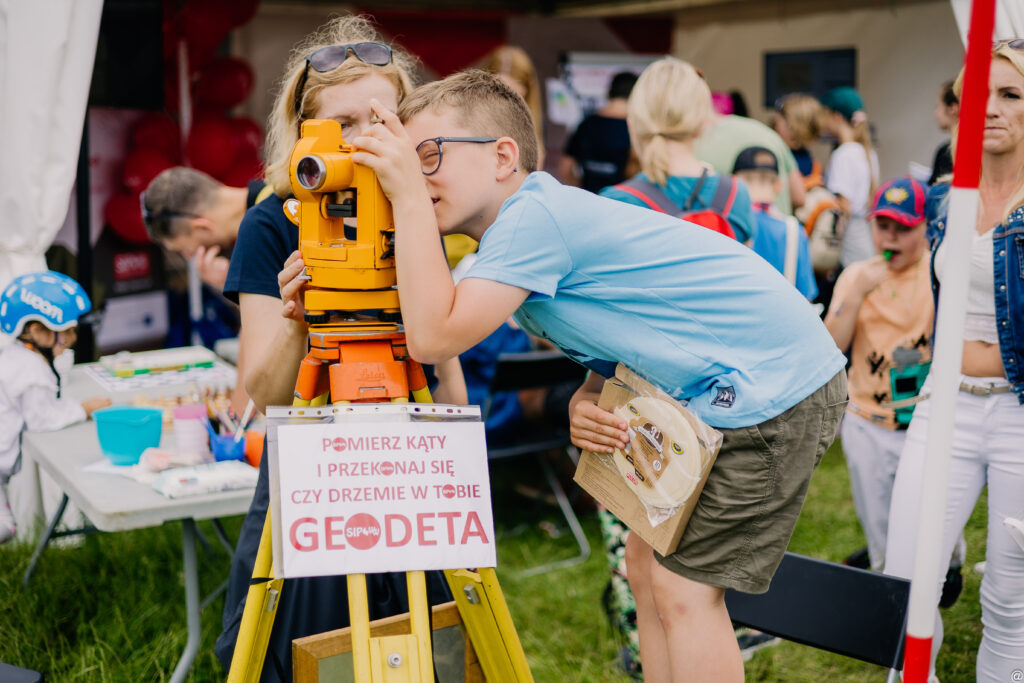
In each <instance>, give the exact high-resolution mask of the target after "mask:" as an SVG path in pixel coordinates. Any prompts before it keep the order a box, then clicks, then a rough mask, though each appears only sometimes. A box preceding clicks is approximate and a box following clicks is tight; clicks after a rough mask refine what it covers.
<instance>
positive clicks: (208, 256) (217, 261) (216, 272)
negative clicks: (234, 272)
mask: <svg viewBox="0 0 1024 683" xmlns="http://www.w3.org/2000/svg"><path fill="white" fill-rule="evenodd" d="M195 262H196V270H197V271H198V272H199V277H200V278H201V279H202V281H203V282H205V283H206V284H208V285H210V286H211V287H214V288H216V290H217V291H218V292H220V291H222V290H223V289H224V283H225V282H227V279H228V266H229V265H231V261H229V260H228V259H227V258H225V257H223V256H220V247H218V246H212V247H210V248H209V249H207V248H206V247H199V248H198V249H196V255H195Z"/></svg>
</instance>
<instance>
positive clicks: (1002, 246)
mask: <svg viewBox="0 0 1024 683" xmlns="http://www.w3.org/2000/svg"><path fill="white" fill-rule="evenodd" d="M948 198H949V183H939V184H937V185H935V186H933V187H932V188H931V190H930V191H929V192H928V199H927V202H926V204H925V219H926V220H927V221H928V231H927V238H928V243H929V245H930V248H931V252H932V259H931V262H932V265H931V276H932V297H933V300H934V302H935V306H936V310H938V302H939V282H938V280H937V279H936V277H935V251H936V250H937V249H938V248H939V245H940V244H942V239H943V237H945V234H946V212H947V209H948V203H949V202H948ZM992 256H993V265H992V268H993V270H992V273H993V275H994V287H995V304H996V331H997V333H998V335H999V351H1000V354H1001V355H1002V358H1003V368H1004V369H1005V370H1006V378H1007V379H1008V380H1009V381H1010V384H1011V385H1012V386H1013V392H1014V393H1015V394H1017V399H1018V400H1019V401H1020V403H1021V404H1022V405H1024V206H1020V207H1017V208H1016V209H1014V210H1013V212H1012V213H1011V214H1010V216H1009V218H1008V219H1007V220H1006V221H1004V222H1002V223H1000V224H999V225H998V226H997V227H996V229H995V231H994V232H993V233H992Z"/></svg>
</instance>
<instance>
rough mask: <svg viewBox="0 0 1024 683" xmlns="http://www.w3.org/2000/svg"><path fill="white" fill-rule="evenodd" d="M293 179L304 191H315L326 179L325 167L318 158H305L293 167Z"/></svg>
mask: <svg viewBox="0 0 1024 683" xmlns="http://www.w3.org/2000/svg"><path fill="white" fill-rule="evenodd" d="M295 177H296V179H298V181H299V185H301V186H302V187H304V188H305V189H307V190H316V189H319V188H320V186H321V185H323V184H324V181H325V180H326V179H327V167H325V166H324V162H323V160H322V159H320V157H315V156H305V157H302V158H301V159H299V163H298V164H296V165H295Z"/></svg>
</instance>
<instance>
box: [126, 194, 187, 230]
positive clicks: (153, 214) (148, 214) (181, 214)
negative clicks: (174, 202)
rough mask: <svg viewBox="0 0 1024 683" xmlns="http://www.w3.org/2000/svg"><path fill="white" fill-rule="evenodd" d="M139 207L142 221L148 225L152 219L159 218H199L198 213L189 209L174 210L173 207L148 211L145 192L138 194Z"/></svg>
mask: <svg viewBox="0 0 1024 683" xmlns="http://www.w3.org/2000/svg"><path fill="white" fill-rule="evenodd" d="M139 209H140V210H141V211H142V222H143V223H145V224H146V225H149V224H150V223H152V222H153V221H156V220H158V219H161V218H199V214H197V213H192V212H190V211H175V210H174V209H164V210H162V211H150V210H149V208H147V207H146V193H145V192H142V193H140V194H139Z"/></svg>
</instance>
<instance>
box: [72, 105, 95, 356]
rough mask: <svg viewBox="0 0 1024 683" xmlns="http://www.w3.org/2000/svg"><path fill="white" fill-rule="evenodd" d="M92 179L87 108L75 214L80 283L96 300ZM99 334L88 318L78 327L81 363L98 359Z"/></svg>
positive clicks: (76, 349) (79, 161) (76, 354)
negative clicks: (90, 177) (96, 333)
mask: <svg viewBox="0 0 1024 683" xmlns="http://www.w3.org/2000/svg"><path fill="white" fill-rule="evenodd" d="M90 185H91V183H90V179H89V107H88V106H86V108H85V121H84V122H83V124H82V144H81V146H80V147H79V150H78V172H77V176H76V178H75V215H76V218H77V224H78V225H77V232H78V255H77V266H78V282H79V283H80V284H81V285H82V287H83V288H84V289H85V293H86V294H88V295H89V298H90V299H92V300H93V302H95V301H96V297H95V295H94V291H93V290H94V289H95V288H94V287H93V274H92V261H93V258H92V221H91V220H90V219H91V217H92V215H91V214H92V209H91V198H90V196H89V195H90ZM95 353H96V337H95V334H94V331H93V323H91V322H89V320H88V319H86V320H83V321H81V324H79V326H78V342H77V343H76V344H75V357H76V360H77V361H78V362H81V363H88V362H90V361H93V360H95Z"/></svg>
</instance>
